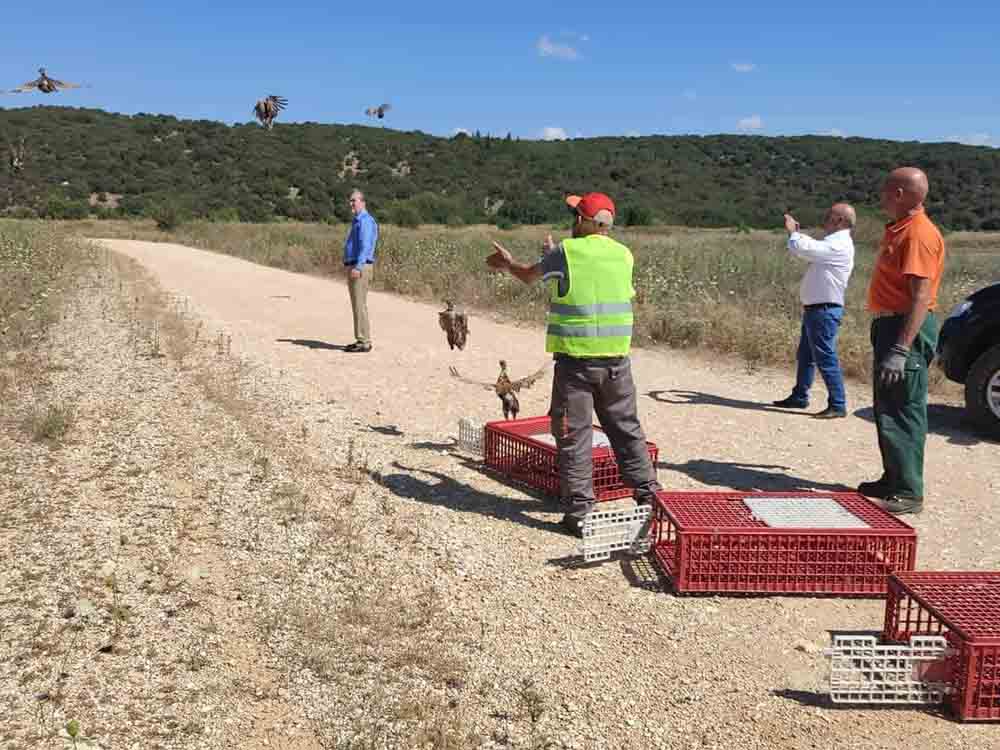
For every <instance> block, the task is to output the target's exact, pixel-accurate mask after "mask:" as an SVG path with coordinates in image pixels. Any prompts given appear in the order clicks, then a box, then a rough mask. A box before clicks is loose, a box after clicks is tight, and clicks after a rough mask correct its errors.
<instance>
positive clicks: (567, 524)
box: [559, 513, 583, 539]
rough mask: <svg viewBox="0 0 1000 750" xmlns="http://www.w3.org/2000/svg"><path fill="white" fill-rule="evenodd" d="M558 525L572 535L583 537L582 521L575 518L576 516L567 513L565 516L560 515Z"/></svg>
mask: <svg viewBox="0 0 1000 750" xmlns="http://www.w3.org/2000/svg"><path fill="white" fill-rule="evenodd" d="M559 525H560V526H562V527H563V528H564V529H566V530H567V531H568V532H569V533H571V534H572V535H573V536H577V537H580V538H581V539H582V538H583V521H582V520H580V519H579V518H577V517H576V516H573V515H570V514H569V513H567V514H566V515H565V516H563V517H562V520H561V521H560V522H559Z"/></svg>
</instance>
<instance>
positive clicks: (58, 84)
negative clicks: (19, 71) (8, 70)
mask: <svg viewBox="0 0 1000 750" xmlns="http://www.w3.org/2000/svg"><path fill="white" fill-rule="evenodd" d="M38 72H39V74H40V75H39V76H38V78H36V79H35V80H34V81H28V82H27V83H22V84H21V85H20V86H18V87H17V88H13V89H11V91H10V93H12V94H21V93H24V92H25V91H35V90H38V91H41V92H42V93H43V94H51V93H53V92H56V91H62V90H64V89H79V88H83V85H82V84H79V83H69V82H67V81H60V80H58V79H56V78H50V77H49V75H48V73H46V72H45V68H39V69H38Z"/></svg>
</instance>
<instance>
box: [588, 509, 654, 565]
mask: <svg viewBox="0 0 1000 750" xmlns="http://www.w3.org/2000/svg"><path fill="white" fill-rule="evenodd" d="M652 513H653V507H652V506H651V505H638V506H636V507H634V508H627V509H625V510H594V511H591V512H590V513H588V514H587V517H586V518H585V519H584V521H583V529H582V531H583V540H582V541H581V542H580V545H579V550H580V553H581V554H582V555H583V559H584V560H585V561H587V562H597V561H599V560H610V559H611V553H612V552H619V551H621V550H628V551H629V552H631V553H633V554H642V553H643V552H647V551H649V523H650V517H651V516H652Z"/></svg>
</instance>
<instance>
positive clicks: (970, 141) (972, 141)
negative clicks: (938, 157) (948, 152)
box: [948, 133, 998, 146]
mask: <svg viewBox="0 0 1000 750" xmlns="http://www.w3.org/2000/svg"><path fill="white" fill-rule="evenodd" d="M948 141H951V142H954V143H964V144H965V145H966V146H996V145H998V144H997V143H996V141H994V140H993V136H991V135H990V134H989V133H969V134H968V135H949V136H948Z"/></svg>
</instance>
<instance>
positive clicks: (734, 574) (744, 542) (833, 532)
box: [651, 492, 917, 596]
mask: <svg viewBox="0 0 1000 750" xmlns="http://www.w3.org/2000/svg"><path fill="white" fill-rule="evenodd" d="M744 498H802V499H808V500H821V501H823V505H822V506H819V505H817V507H824V508H834V509H835V510H836V511H837V513H838V514H842V513H843V512H844V511H846V512H847V513H848V514H850V515H851V516H853V517H854V518H853V519H852V520H854V521H855V522H859V521H860V522H863V523H864V524H867V527H864V528H803V527H798V526H796V527H783V526H768V525H767V524H766V523H765V522H764V521H762V520H760V519H758V518H756V517H754V515H753V513H752V512H751V510H750V508H748V507H747V506H746V505H745V504H744V502H743V500H744ZM831 502H832V503H836V506H833V505H831ZM837 506H839V507H837ZM651 539H652V551H653V556H654V558H655V560H656V561H657V563H658V564H659V565H660V567H661V569H662V570H663V572H664V573H665V574H666V575H667V576H669V577H670V579H671V581H672V583H673V587H674V590H675V591H676V592H678V593H699V592H704V593H709V592H711V593H745V594H757V593H768V594H837V595H841V596H885V594H886V586H887V580H888V577H889V574H890V573H892V572H893V571H896V570H899V571H906V570H913V567H914V565H915V564H916V558H917V533H916V531H914V530H913V528H911V527H910V526H907V525H906V524H905V523H903V522H902V521H900V520H899V519H897V518H896V517H895V516H893V515H890V514H889V513H887V512H885V511H884V510H882V509H881V508H879V507H878V506H877V505H875V504H874V503H872V502H871V501H870V500H868V499H866V498H864V497H862V496H861V495H858V494H856V493H819V492H661V493H659V494H658V495H657V502H656V506H655V507H654V509H653V528H652V537H651Z"/></svg>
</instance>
